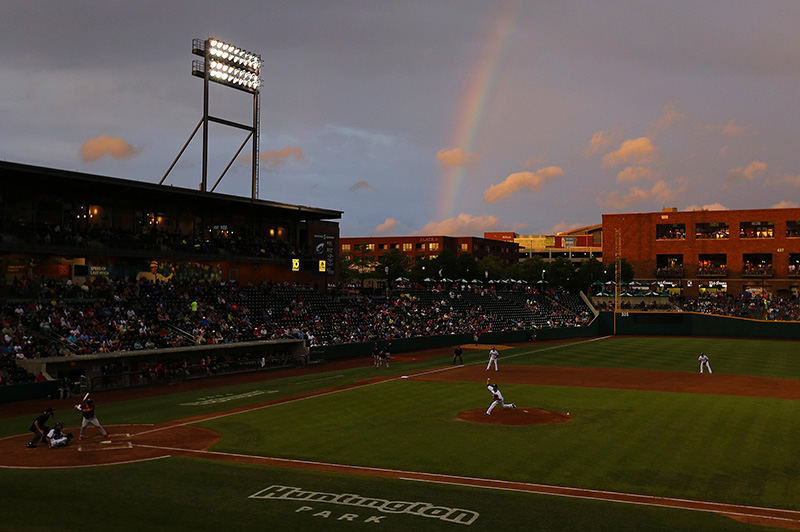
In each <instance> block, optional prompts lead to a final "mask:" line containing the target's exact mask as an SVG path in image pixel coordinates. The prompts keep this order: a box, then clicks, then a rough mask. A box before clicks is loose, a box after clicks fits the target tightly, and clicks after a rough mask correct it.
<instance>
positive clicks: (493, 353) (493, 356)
mask: <svg viewBox="0 0 800 532" xmlns="http://www.w3.org/2000/svg"><path fill="white" fill-rule="evenodd" d="M499 354H500V353H498V352H497V349H495V348H494V346H492V348H491V349H489V363H488V364H487V365H486V371H489V368H491V367H492V363H494V370H495V371H497V355H499Z"/></svg>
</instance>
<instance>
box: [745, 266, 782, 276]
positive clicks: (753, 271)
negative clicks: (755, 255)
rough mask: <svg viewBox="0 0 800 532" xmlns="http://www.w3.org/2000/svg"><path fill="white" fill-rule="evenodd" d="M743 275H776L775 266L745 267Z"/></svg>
mask: <svg viewBox="0 0 800 532" xmlns="http://www.w3.org/2000/svg"><path fill="white" fill-rule="evenodd" d="M742 277H751V278H752V277H756V278H764V277H775V268H772V267H767V268H745V269H744V270H742Z"/></svg>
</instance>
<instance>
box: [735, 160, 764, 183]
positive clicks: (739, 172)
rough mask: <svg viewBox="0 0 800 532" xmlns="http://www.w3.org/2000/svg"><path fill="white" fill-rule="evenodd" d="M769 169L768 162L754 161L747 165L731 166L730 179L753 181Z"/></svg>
mask: <svg viewBox="0 0 800 532" xmlns="http://www.w3.org/2000/svg"><path fill="white" fill-rule="evenodd" d="M766 171H767V165H766V163H763V162H761V161H753V162H751V163H750V164H748V165H747V166H745V167H739V168H731V169H730V170H728V180H729V181H753V180H754V179H755V178H757V177H761V176H762V175H764V172H766Z"/></svg>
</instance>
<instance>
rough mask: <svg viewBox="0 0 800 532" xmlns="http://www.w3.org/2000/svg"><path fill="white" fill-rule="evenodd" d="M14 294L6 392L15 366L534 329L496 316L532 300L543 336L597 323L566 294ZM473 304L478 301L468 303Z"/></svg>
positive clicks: (49, 287) (8, 311)
mask: <svg viewBox="0 0 800 532" xmlns="http://www.w3.org/2000/svg"><path fill="white" fill-rule="evenodd" d="M6 288H8V289H9V290H10V291H11V294H10V297H9V299H6V300H5V302H4V303H3V304H2V305H0V325H1V326H2V331H3V351H2V356H0V360H2V363H3V365H2V368H0V375H2V378H3V381H4V382H9V381H16V382H19V380H21V379H22V380H24V379H23V377H22V376H21V375H20V374H19V373H16V372H15V373H13V374H11V373H10V368H12V367H13V368H16V366H15V365H14V364H13V361H14V359H15V358H37V357H46V356H60V355H72V354H76V355H80V354H90V353H105V352H115V351H138V350H144V349H159V348H165V347H181V346H189V345H209V344H220V343H232V342H246V341H254V340H269V339H278V338H302V339H305V340H307V341H308V343H309V345H310V346H315V345H329V344H338V343H357V342H372V341H381V340H391V339H396V338H410V337H415V336H428V335H449V334H474V333H482V332H487V331H500V330H509V329H521V328H530V327H531V326H532V325H535V324H533V323H525V322H523V320H519V321H514V320H511V321H509V320H507V319H501V317H499V316H498V315H497V312H498V311H497V310H496V309H497V308H503V307H505V306H511V307H513V306H515V305H516V302H515V300H514V298H512V297H511V296H512V295H513V296H515V297H518V298H519V297H527V298H528V299H527V302H526V304H527V306H528V307H529V308H530V310H532V311H541V309H540V308H538V306H539V305H541V304H542V303H541V302H542V301H544V300H545V299H546V300H547V301H550V303H549V304H548V307H547V308H546V309H545V310H546V312H547V313H549V314H551V315H552V316H551V319H550V320H548V321H547V322H546V324H545V325H544V326H552V327H557V326H559V327H560V326H577V325H582V324H584V323H586V322H587V321H589V319H590V313H589V312H588V311H587V312H584V313H576V312H575V311H571V310H569V309H568V308H567V307H566V306H562V305H559V304H558V303H557V300H558V299H559V297H566V293H563V294H562V293H561V292H560V291H559V289H549V288H547V289H546V290H547V293H548V296H543V294H542V292H541V287H539V288H535V287H533V288H531V287H526V288H523V287H516V286H514V287H513V288H511V287H509V288H506V289H505V290H506V291H501V290H495V289H494V288H484V287H479V288H478V287H476V288H471V287H467V286H462V285H452V286H450V287H447V288H446V289H443V288H442V287H432V288H429V289H425V290H422V291H421V292H416V293H411V291H408V290H405V289H398V290H395V291H393V292H392V293H391V294H389V296H388V297H370V296H367V295H362V294H355V293H352V292H349V291H348V292H341V291H339V292H338V293H337V294H336V295H328V294H322V293H320V292H318V291H316V290H314V288H313V287H311V286H303V285H293V284H288V283H263V284H261V285H257V286H253V285H248V286H240V285H239V284H237V283H235V282H225V281H206V282H188V281H187V282H184V281H180V280H174V279H173V280H171V281H170V282H151V281H149V280H144V279H141V280H138V281H137V280H134V279H112V278H107V277H106V278H103V277H101V278H96V279H94V280H93V281H91V282H89V283H87V284H83V285H81V286H77V285H75V284H73V283H72V282H70V281H66V282H64V281H54V280H39V281H30V280H27V279H23V280H21V281H18V282H16V283H15V284H14V285H13V286H11V287H6ZM467 290H469V291H470V294H467V293H466V292H465V291H467ZM464 295H470V296H471V297H473V299H463V296H464ZM504 297H506V301H505V302H504V301H503V298H504ZM474 298H480V299H479V301H482V302H486V303H487V304H490V305H494V307H493V308H494V309H495V310H491V309H487V308H484V307H483V306H482V305H481V304H476V303H474V301H476V300H475V299H474ZM501 303H504V304H503V305H500V304H501ZM498 305H500V306H498ZM524 306H525V305H522V304H520V305H517V307H519V309H522V308H523V307H524ZM534 307H536V308H534ZM173 369H174V368H173Z"/></svg>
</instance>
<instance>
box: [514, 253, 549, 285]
mask: <svg viewBox="0 0 800 532" xmlns="http://www.w3.org/2000/svg"><path fill="white" fill-rule="evenodd" d="M546 269H547V264H546V263H545V262H544V260H542V258H541V257H539V256H538V255H537V256H534V257H531V258H529V259H525V260H524V261H522V262H518V263H517V264H514V265H513V266H511V268H509V270H508V275H510V276H511V277H513V278H514V279H522V280H523V281H528V282H529V283H535V282H536V281H539V280H541V278H542V270H546Z"/></svg>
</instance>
